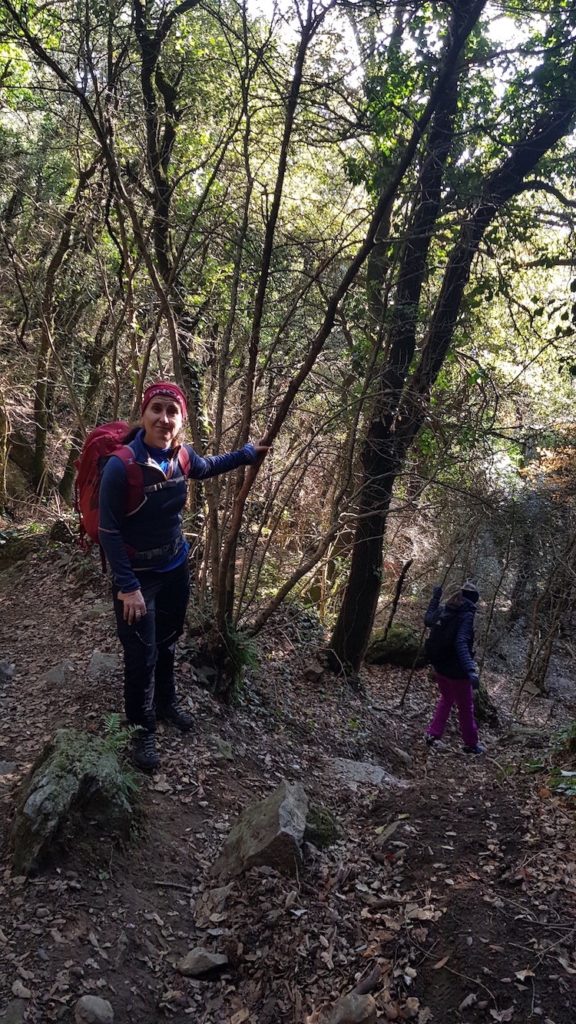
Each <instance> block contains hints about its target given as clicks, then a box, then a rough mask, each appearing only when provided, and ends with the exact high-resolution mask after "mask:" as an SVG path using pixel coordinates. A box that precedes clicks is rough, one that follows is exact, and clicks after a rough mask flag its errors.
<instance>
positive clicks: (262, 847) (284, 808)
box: [213, 780, 308, 877]
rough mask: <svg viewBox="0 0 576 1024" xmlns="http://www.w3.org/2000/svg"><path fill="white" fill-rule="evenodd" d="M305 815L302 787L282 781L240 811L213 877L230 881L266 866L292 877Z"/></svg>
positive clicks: (301, 838) (306, 799) (298, 784)
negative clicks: (218, 876)
mask: <svg viewBox="0 0 576 1024" xmlns="http://www.w3.org/2000/svg"><path fill="white" fill-rule="evenodd" d="M307 812H308V797H307V796H306V793H305V792H304V788H303V786H302V784H301V783H300V782H295V783H290V782H286V780H284V781H283V782H281V783H280V785H279V786H278V787H277V788H276V789H275V790H274V791H273V792H272V793H270V795H269V796H267V797H266V798H265V799H264V800H260V801H259V802H258V803H255V804H250V806H248V807H246V808H245V809H244V810H243V811H242V813H241V815H240V817H239V818H238V821H237V822H236V824H235V825H234V826H233V828H232V830H231V832H230V835H229V836H228V839H227V840H226V842H225V844H224V848H223V850H222V853H221V855H220V857H219V858H218V860H217V861H216V864H215V865H214V868H213V873H214V874H215V875H223V876H226V877H233V876H234V875H240V874H242V872H243V871H246V870H247V869H248V868H251V867H255V866H258V865H262V864H266V865H268V866H269V867H273V868H276V869H277V870H278V871H281V872H282V873H283V874H290V875H293V874H295V873H296V871H297V869H298V867H299V865H300V863H301V860H302V852H301V847H302V841H303V838H304V829H305V827H306V814H307Z"/></svg>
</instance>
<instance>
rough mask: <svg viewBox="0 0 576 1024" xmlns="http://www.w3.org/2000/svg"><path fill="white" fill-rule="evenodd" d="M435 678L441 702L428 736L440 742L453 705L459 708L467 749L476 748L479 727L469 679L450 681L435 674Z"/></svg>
mask: <svg viewBox="0 0 576 1024" xmlns="http://www.w3.org/2000/svg"><path fill="white" fill-rule="evenodd" d="M434 676H435V678H436V682H437V683H438V689H439V690H440V700H439V701H438V703H437V705H436V708H435V710H434V717H433V719H432V721H431V722H430V727H429V729H428V735H429V736H433V737H434V739H436V740H439V739H440V738H441V736H442V733H443V732H444V729H445V728H446V722H447V721H448V718H449V716H450V712H451V710H452V705H453V704H455V705H456V707H457V708H458V721H459V723H460V732H461V734H462V739H463V740H464V743H465V745H466V746H467V747H475V746H476V744H477V742H478V726H477V725H476V719H475V718H474V692H473V690H472V684H471V683H470V682H469V681H468V679H449V678H448V676H442V675H440V673H439V672H435V673H434Z"/></svg>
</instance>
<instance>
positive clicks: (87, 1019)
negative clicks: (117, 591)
mask: <svg viewBox="0 0 576 1024" xmlns="http://www.w3.org/2000/svg"><path fill="white" fill-rule="evenodd" d="M74 1020H75V1022H76V1024H114V1010H113V1009H112V1005H111V1003H109V1002H108V1000H107V999H100V997H99V996H81V998H80V999H79V1000H78V1002H77V1003H76V1006H75V1007H74Z"/></svg>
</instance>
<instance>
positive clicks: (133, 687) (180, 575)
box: [112, 562, 190, 732]
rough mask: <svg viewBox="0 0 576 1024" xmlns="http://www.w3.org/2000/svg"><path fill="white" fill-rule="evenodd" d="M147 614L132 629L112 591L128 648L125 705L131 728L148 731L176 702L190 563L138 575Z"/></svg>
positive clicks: (150, 730)
mask: <svg viewBox="0 0 576 1024" xmlns="http://www.w3.org/2000/svg"><path fill="white" fill-rule="evenodd" d="M139 579H140V588H141V590H142V595H143V597H144V600H145V602H146V615H144V616H143V618H141V619H140V620H139V621H138V622H134V623H132V625H128V623H127V622H125V621H124V617H123V612H124V605H123V603H122V601H120V600H119V599H118V597H117V594H118V589H119V588H118V587H113V588H112V594H113V597H114V611H115V613H116V625H117V629H118V637H119V639H120V642H121V644H122V647H123V648H124V706H125V709H126V718H127V719H128V721H129V723H130V724H131V725H141V726H143V728H144V729H146V730H147V731H149V732H154V730H155V728H156V714H158V715H159V717H161V716H162V713H163V712H164V711H165V710H166V708H168V707H169V706H170V705H171V704H174V703H175V701H176V688H175V685H174V654H175V651H176V641H177V639H178V637H179V636H180V635H181V634H182V630H183V628H184V617H185V615H186V607H187V605H188V597H189V593H190V578H189V572H188V563H187V562H184V563H183V564H182V565H179V566H177V568H176V569H171V570H170V571H169V572H146V573H144V572H143V573H141V574H140V575H139Z"/></svg>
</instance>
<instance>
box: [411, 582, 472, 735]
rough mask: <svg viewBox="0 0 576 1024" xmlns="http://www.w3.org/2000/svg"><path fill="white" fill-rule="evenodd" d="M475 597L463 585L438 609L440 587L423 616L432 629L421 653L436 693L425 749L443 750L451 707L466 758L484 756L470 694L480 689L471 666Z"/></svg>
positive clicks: (467, 583)
mask: <svg viewBox="0 0 576 1024" xmlns="http://www.w3.org/2000/svg"><path fill="white" fill-rule="evenodd" d="M479 596H480V595H479V593H478V589H477V588H476V586H475V584H474V583H470V582H466V583H464V584H463V586H462V588H461V589H460V590H459V591H457V592H456V593H455V594H453V595H452V597H450V598H449V600H448V601H447V602H446V604H445V605H441V604H440V598H441V597H442V587H434V590H433V593H432V599H431V601H430V604H429V605H428V608H427V610H426V614H425V616H424V622H425V624H426V625H427V626H431V627H432V632H431V633H430V636H429V637H428V640H427V641H426V646H425V649H426V652H427V654H428V657H429V660H430V661H431V663H432V667H433V669H434V675H435V678H436V682H437V684H438V689H439V690H440V699H439V700H438V703H437V704H436V708H435V711H434V717H433V718H432V721H431V723H430V726H429V728H428V732H427V734H426V743H427V744H428V746H429V747H436V748H437V749H442V748H443V744H442V743H441V739H442V734H443V732H444V729H445V727H446V723H447V721H448V718H449V716H450V712H451V710H452V706H453V705H454V704H455V705H456V707H457V709H458V720H459V723H460V733H461V735H462V739H463V741H464V750H465V751H466V753H467V754H483V753H484V752H485V747H483V745H482V744H481V743H479V742H478V727H477V725H476V719H475V717H474V692H473V691H474V690H477V689H478V686H479V685H480V681H479V679H478V668H477V666H476V664H475V662H474V616H475V614H476V604H477V602H478V598H479Z"/></svg>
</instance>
